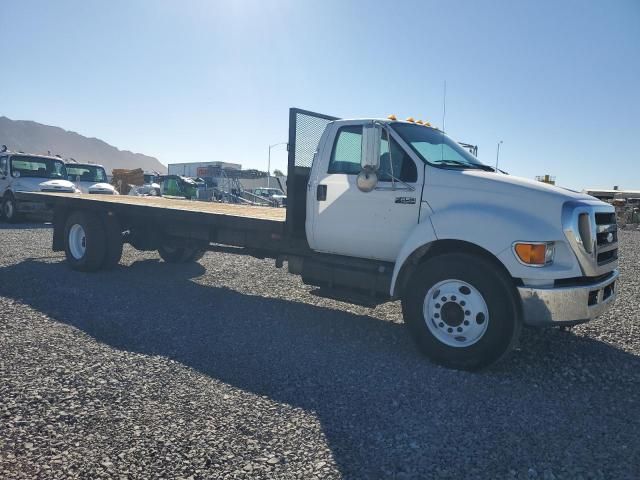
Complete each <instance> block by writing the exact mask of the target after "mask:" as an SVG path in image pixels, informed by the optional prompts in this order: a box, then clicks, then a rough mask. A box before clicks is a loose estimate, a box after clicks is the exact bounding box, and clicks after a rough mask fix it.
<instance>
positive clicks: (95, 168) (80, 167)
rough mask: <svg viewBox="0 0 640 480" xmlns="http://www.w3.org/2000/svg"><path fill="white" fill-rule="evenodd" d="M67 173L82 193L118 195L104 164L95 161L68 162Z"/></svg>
mask: <svg viewBox="0 0 640 480" xmlns="http://www.w3.org/2000/svg"><path fill="white" fill-rule="evenodd" d="M66 167H67V175H68V179H69V181H70V182H73V183H74V184H75V186H76V188H78V189H79V190H80V191H81V192H82V193H91V194H99V195H117V194H118V192H117V191H116V189H115V188H114V186H113V185H111V184H109V182H108V178H107V172H106V171H105V169H104V167H103V166H102V165H96V164H94V163H78V162H72V163H67V165H66Z"/></svg>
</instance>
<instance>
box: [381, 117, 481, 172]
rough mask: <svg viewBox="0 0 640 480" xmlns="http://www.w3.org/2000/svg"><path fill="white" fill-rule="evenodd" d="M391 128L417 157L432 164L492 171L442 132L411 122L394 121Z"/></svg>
mask: <svg viewBox="0 0 640 480" xmlns="http://www.w3.org/2000/svg"><path fill="white" fill-rule="evenodd" d="M393 129H394V130H395V131H396V132H397V133H398V135H400V136H401V137H402V139H403V140H404V141H405V142H407V143H408V144H409V146H410V147H411V148H412V149H413V151H414V152H415V153H416V154H417V155H418V156H419V157H421V158H422V159H423V160H425V161H426V162H428V163H430V164H432V165H438V166H446V167H453V168H480V169H483V170H491V171H493V168H491V167H489V166H487V165H484V164H483V163H480V161H479V160H478V159H477V158H476V157H474V156H473V155H472V154H471V153H470V152H468V151H467V150H466V149H464V148H463V147H461V146H460V145H459V144H458V142H456V141H454V140H452V139H451V138H449V137H447V136H446V135H445V134H444V133H443V132H440V131H438V130H435V129H433V128H428V127H423V126H422V125H414V124H411V123H394V124H393Z"/></svg>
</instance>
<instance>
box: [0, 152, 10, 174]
mask: <svg viewBox="0 0 640 480" xmlns="http://www.w3.org/2000/svg"><path fill="white" fill-rule="evenodd" d="M7 158H8V157H6V156H4V157H0V175H2V176H5V175H9V169H8V162H7Z"/></svg>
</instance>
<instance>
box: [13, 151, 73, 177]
mask: <svg viewBox="0 0 640 480" xmlns="http://www.w3.org/2000/svg"><path fill="white" fill-rule="evenodd" d="M11 173H12V175H13V176H14V177H34V178H67V171H66V169H65V166H64V162H63V161H62V160H56V159H54V158H44V157H29V156H22V155H20V156H12V157H11Z"/></svg>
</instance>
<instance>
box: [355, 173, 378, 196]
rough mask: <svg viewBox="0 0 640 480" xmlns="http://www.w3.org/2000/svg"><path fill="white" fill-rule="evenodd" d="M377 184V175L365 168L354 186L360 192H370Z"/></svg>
mask: <svg viewBox="0 0 640 480" xmlns="http://www.w3.org/2000/svg"><path fill="white" fill-rule="evenodd" d="M377 184H378V174H377V173H376V172H374V171H373V170H370V169H369V168H365V169H364V170H362V171H361V172H360V173H359V174H358V178H357V179H356V185H358V190H360V191H361V192H365V193H367V192H370V191H371V190H373V189H374V188H376V185H377Z"/></svg>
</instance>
